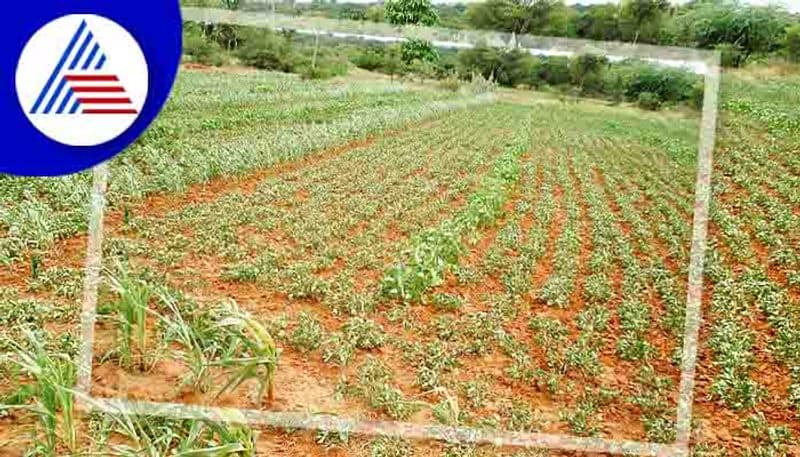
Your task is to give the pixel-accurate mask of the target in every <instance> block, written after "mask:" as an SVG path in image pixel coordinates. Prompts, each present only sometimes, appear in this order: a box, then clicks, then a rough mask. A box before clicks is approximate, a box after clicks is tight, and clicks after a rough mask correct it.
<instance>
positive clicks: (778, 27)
mask: <svg viewBox="0 0 800 457" xmlns="http://www.w3.org/2000/svg"><path fill="white" fill-rule="evenodd" d="M788 25H789V18H788V15H787V14H786V12H785V11H783V10H781V9H779V8H775V7H756V6H742V5H740V4H738V3H734V2H722V3H719V2H714V3H701V4H698V5H696V6H695V7H693V8H690V9H688V10H686V11H685V12H684V13H683V14H680V15H678V16H677V17H676V18H675V29H676V31H675V33H676V35H677V44H681V45H685V46H694V47H699V48H706V49H715V48H716V49H720V50H721V51H722V52H723V61H724V62H725V63H727V64H728V65H731V66H741V65H744V64H745V63H746V62H747V60H748V59H749V58H750V56H752V55H753V54H763V53H768V52H772V51H776V50H778V49H779V48H780V47H781V44H782V43H783V42H784V40H785V34H786V29H787V26H788Z"/></svg>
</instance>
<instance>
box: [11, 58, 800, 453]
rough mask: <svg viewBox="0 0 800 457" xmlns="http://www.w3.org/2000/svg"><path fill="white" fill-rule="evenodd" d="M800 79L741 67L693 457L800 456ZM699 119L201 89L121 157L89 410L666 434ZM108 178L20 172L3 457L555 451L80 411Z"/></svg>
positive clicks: (204, 78)
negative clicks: (201, 409) (239, 412)
mask: <svg viewBox="0 0 800 457" xmlns="http://www.w3.org/2000/svg"><path fill="white" fill-rule="evenodd" d="M798 88H800V78H798V77H796V76H777V75H767V76H765V75H759V74H750V73H747V74H746V73H742V74H732V75H727V76H726V80H725V84H724V92H723V96H722V107H721V121H720V129H719V132H718V146H717V150H716V152H715V170H714V174H713V176H712V180H713V201H712V220H711V222H710V227H709V228H710V234H711V242H710V247H709V253H708V258H707V262H706V287H705V291H704V297H703V315H704V321H703V325H702V329H701V348H700V350H699V365H698V374H697V383H698V386H697V389H696V390H695V407H694V409H695V413H694V421H693V436H692V439H693V444H692V445H693V449H694V454H695V455H697V456H723V455H742V456H781V455H787V456H789V455H800V447H798V439H800V154H798V153H799V152H800V121H798V119H799V118H800V117H798V114H800V111H798V108H797V106H800V91H798ZM698 125H699V119H698V115H697V114H696V113H692V112H688V111H680V110H668V111H665V112H660V113H654V112H645V111H641V110H638V109H636V108H633V107H629V106H619V105H618V106H610V105H608V104H606V103H603V102H598V101H589V100H559V99H557V98H555V97H549V96H545V95H541V94H532V93H530V92H521V91H511V90H503V91H499V92H497V93H486V94H479V95H475V94H468V93H465V92H460V93H454V92H450V91H444V90H440V89H438V88H435V87H427V86H425V85H422V84H418V85H409V84H400V83H389V82H387V81H377V80H376V81H374V82H364V81H359V82H358V83H353V82H348V81H346V80H345V81H338V82H308V81H301V80H300V79H297V78H295V77H294V76H289V75H282V74H276V73H269V72H247V73H243V74H242V73H231V72H225V71H215V72H208V71H198V70H184V71H183V72H182V74H181V77H180V79H179V83H178V86H177V88H176V91H175V94H174V95H173V99H172V101H171V102H170V104H169V106H168V107H167V109H166V110H165V111H164V113H163V114H162V115H161V117H160V120H159V121H158V122H157V123H156V124H155V126H154V127H152V128H151V129H150V131H149V132H148V133H147V134H146V135H145V136H144V137H143V138H142V139H140V140H139V141H138V142H137V143H136V144H135V145H134V146H132V148H131V149H130V150H129V151H128V152H127V153H125V154H123V155H122V156H121V157H120V158H118V159H115V161H113V162H112V163H111V166H110V168H111V182H110V189H109V210H108V213H107V215H106V219H105V220H106V227H105V241H104V272H103V275H104V281H103V284H102V286H101V290H100V296H99V302H98V313H99V316H98V323H97V326H96V328H95V332H96V335H95V342H94V355H95V358H94V363H93V391H92V394H93V395H94V396H96V397H105V398H128V399H136V400H147V401H158V402H177V403H186V404H200V405H215V406H229V407H240V408H256V409H263V410H271V411H299V412H309V413H321V414H323V413H324V414H336V415H340V416H343V417H354V418H359V419H365V420H370V419H381V420H397V421H405V422H413V423H418V424H445V425H463V426H471V427H481V428H489V429H498V430H514V431H542V432H548V433H560V434H567V435H576V436H599V437H606V438H613V439H629V440H637V441H652V442H663V443H671V442H672V441H674V440H675V410H676V406H677V398H678V384H679V382H680V366H679V365H680V351H681V348H682V334H683V324H684V314H685V302H686V278H687V274H688V263H689V247H690V239H691V233H692V217H693V208H694V184H695V178H696V170H697V163H696V155H697V139H698V135H699V131H698ZM90 181H91V177H90V175H89V174H83V175H79V176H74V177H69V178H59V179H50V180H26V179H19V178H11V177H0V234H2V238H1V239H0V264H1V266H0V325H2V329H0V405H6V406H0V456H5V455H9V456H12V455H14V456H16V455H26V454H25V452H26V450H28V451H29V452H30V453H29V454H27V455H148V456H162V455H170V453H172V452H174V455H291V456H306V455H336V456H370V457H404V456H411V455H424V456H439V455H441V456H452V457H456V456H494V455H515V456H519V457H522V456H535V455H549V453H548V452H546V451H533V450H531V451H519V450H514V449H496V448H491V447H479V448H472V447H468V446H463V445H452V444H448V445H446V444H439V443H419V442H405V441H402V440H398V439H391V438H368V437H359V436H346V435H340V434H337V433H322V432H320V433H302V432H297V431H288V430H276V429H264V430H260V429H257V428H254V429H251V428H248V427H242V426H230V425H220V424H213V423H206V422H194V421H172V420H166V419H158V418H152V417H133V418H130V417H127V418H126V417H121V416H115V415H106V414H100V413H94V414H89V415H86V414H83V413H81V412H79V411H77V410H76V407H75V405H74V399H73V398H72V395H71V393H70V391H69V389H70V388H71V387H72V386H73V385H74V379H75V376H76V367H75V364H74V363H73V361H72V360H73V358H74V357H75V356H76V354H77V352H78V348H79V341H78V340H79V328H78V327H79V325H78V321H79V308H80V300H81V297H82V292H83V264H84V261H85V250H86V233H85V232H86V225H87V222H86V221H87V209H88V206H87V204H88V202H89V193H90V187H91V182H90ZM2 354H6V355H2ZM209 449H214V450H212V451H208V450H209ZM200 450H206V451H204V452H205V453H202V454H201V453H200ZM193 452H194V453H193ZM554 455H562V453H554ZM563 455H567V454H563Z"/></svg>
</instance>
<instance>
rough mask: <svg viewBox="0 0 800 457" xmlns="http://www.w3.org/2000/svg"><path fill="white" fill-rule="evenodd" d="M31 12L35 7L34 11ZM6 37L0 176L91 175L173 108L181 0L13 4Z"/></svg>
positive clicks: (0, 62)
mask: <svg viewBox="0 0 800 457" xmlns="http://www.w3.org/2000/svg"><path fill="white" fill-rule="evenodd" d="M28 5H29V6H28ZM10 8H11V14H9V15H8V17H11V18H14V19H13V20H9V21H7V23H6V26H4V27H3V28H2V29H0V39H2V42H3V46H2V48H1V49H0V68H6V69H14V71H3V72H0V82H2V84H0V114H2V118H3V123H4V128H3V131H4V132H6V134H5V135H4V140H5V142H6V144H5V147H4V148H3V153H1V154H0V172H2V173H8V174H13V175H20V176H58V175H65V174H70V173H75V172H79V171H83V170H86V169H88V168H91V167H93V166H95V165H97V164H99V163H101V162H103V161H106V160H108V159H110V158H111V157H113V156H115V155H116V154H118V153H120V152H121V151H122V150H124V149H125V148H126V147H128V146H129V145H130V144H131V143H133V142H134V141H135V140H136V138H138V137H139V136H140V135H141V134H142V133H144V131H145V129H147V127H148V126H149V125H150V123H151V122H153V120H154V119H155V118H156V116H157V115H158V113H159V112H160V111H161V108H162V107H163V106H164V103H165V102H166V100H167V98H168V97H169V94H170V91H171V89H172V84H173V83H174V81H175V76H176V74H177V71H178V65H179V63H180V57H181V47H182V20H181V14H180V5H179V2H178V1H177V0H137V1H135V2H131V1H122V2H119V1H113V2H110V1H107V0H92V1H88V0H82V1H81V0H75V1H70V2H65V1H63V0H45V1H42V2H31V3H24V4H22V5H20V4H19V3H14V4H13V6H11V7H10Z"/></svg>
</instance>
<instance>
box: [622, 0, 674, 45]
mask: <svg viewBox="0 0 800 457" xmlns="http://www.w3.org/2000/svg"><path fill="white" fill-rule="evenodd" d="M669 8H670V3H669V0H625V2H624V3H623V4H622V9H621V14H620V20H621V29H622V30H621V32H622V39H624V40H626V41H632V42H634V43H637V42H638V41H640V40H641V41H646V42H649V43H654V42H658V35H659V32H660V30H661V25H662V19H663V17H664V13H665V12H667V11H669Z"/></svg>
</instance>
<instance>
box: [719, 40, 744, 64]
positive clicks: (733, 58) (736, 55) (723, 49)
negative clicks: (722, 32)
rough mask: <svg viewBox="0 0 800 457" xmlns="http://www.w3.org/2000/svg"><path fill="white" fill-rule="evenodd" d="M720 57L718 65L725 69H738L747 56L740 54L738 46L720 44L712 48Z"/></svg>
mask: <svg viewBox="0 0 800 457" xmlns="http://www.w3.org/2000/svg"><path fill="white" fill-rule="evenodd" d="M714 49H716V50H717V51H719V52H720V54H721V55H722V59H721V61H720V63H721V64H722V66H723V67H726V68H739V67H741V66H743V65H744V63H745V61H746V60H747V56H746V55H745V54H744V53H743V52H742V49H741V48H740V47H739V46H736V45H733V44H730V43H722V44H718V45H716V46H715V47H714Z"/></svg>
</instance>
